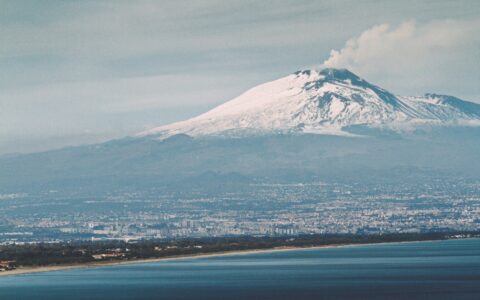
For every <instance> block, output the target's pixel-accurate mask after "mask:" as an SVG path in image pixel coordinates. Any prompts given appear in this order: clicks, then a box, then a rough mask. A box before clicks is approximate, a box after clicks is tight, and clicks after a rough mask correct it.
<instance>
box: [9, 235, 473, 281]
mask: <svg viewBox="0 0 480 300" xmlns="http://www.w3.org/2000/svg"><path fill="white" fill-rule="evenodd" d="M466 239H468V238H466ZM445 240H447V239H444V240H421V241H398V242H380V243H364V244H362V243H358V244H331V245H320V246H306V247H301V246H280V247H274V248H269V249H248V250H232V251H222V252H212V253H198V254H186V255H173V256H167V257H158V258H145V259H131V260H125V261H118V260H113V261H100V262H89V263H79V264H69V265H52V266H38V267H19V268H17V269H15V270H12V271H5V272H0V277H4V276H19V275H26V274H34V273H45V272H54V271H65V270H73V269H93V268H101V267H109V266H118V265H131V264H144V263H153V262H163V261H176V260H186V259H201V258H209V257H222V256H235V255H249V254H262V253H272V252H284V251H295V250H315V249H328V248H340V247H351V246H368V245H382V244H404V243H419V242H434V241H445Z"/></svg>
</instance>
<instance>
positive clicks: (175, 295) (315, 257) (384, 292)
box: [0, 239, 480, 300]
mask: <svg viewBox="0 0 480 300" xmlns="http://www.w3.org/2000/svg"><path fill="white" fill-rule="evenodd" d="M0 299H49V300H54V299H296V300H300V299H402V300H403V299H480V240H478V239H476V240H452V241H437V242H418V243H404V244H383V245H368V246H352V247H343V248H331V249H320V250H295V251H288V252H275V253H263V254H249V255H232V256H223V257H215V258H203V259H188V260H178V261H170V262H158V263H145V264H136V265H124V266H112V267H102V268H97V269H78V270H69V271H57V272H49V273H38V274H30V275H21V276H12V277H0Z"/></svg>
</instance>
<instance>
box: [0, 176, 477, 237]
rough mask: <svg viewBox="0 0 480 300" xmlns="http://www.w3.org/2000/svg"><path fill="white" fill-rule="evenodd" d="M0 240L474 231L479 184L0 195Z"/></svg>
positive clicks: (266, 185) (452, 182) (318, 185)
mask: <svg viewBox="0 0 480 300" xmlns="http://www.w3.org/2000/svg"><path fill="white" fill-rule="evenodd" d="M0 199H1V201H0V215H1V219H0V226H1V228H2V230H0V242H1V243H2V244H12V243H16V244H21V243H36V242H56V241H62V240H73V239H75V240H79V239H80V240H92V241H94V240H123V241H132V240H142V239H171V238H191V237H193V238H195V237H222V236H238V235H250V236H287V235H299V234H337V233H338V234H381V233H420V232H428V231H449V230H452V231H477V230H479V229H480V183H479V182H475V181H472V180H462V179H458V178H457V179H456V180H451V179H448V180H447V179H436V180H432V181H431V182H429V183H422V184H419V185H418V186H417V185H412V184H409V185H401V184H395V185H393V184H391V185H389V184H386V185H385V184H382V185H365V184H355V183H352V184H345V183H342V184H340V183H325V182H310V183H294V184H292V183H290V184H280V183H258V184H248V185H240V186H237V187H234V188H229V189H225V190H224V191H223V192H220V193H219V192H218V191H217V192H216V193H215V194H213V193H210V192H209V191H208V189H202V188H198V189H194V188H190V189H185V190H184V191H183V192H178V190H175V191H169V190H168V189H167V188H158V189H152V190H149V191H145V192H119V193H110V194H107V195H104V196H91V197H90V196H81V197H80V196H76V195H75V194H70V195H65V194H62V193H60V192H58V191H47V192H44V193H39V194H36V195H30V194H26V193H18V194H2V195H0Z"/></svg>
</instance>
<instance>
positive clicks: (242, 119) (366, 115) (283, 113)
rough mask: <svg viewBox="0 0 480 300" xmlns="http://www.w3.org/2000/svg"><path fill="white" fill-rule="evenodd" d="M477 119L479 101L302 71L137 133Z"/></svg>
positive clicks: (330, 129) (333, 130)
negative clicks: (404, 92)
mask: <svg viewBox="0 0 480 300" xmlns="http://www.w3.org/2000/svg"><path fill="white" fill-rule="evenodd" d="M471 122H480V105H478V104H474V103H470V102H466V101H462V100H460V99H458V98H455V97H451V96H442V95H435V94H426V95H425V96H423V97H401V96H396V95H394V94H392V93H390V92H388V91H386V90H384V89H382V88H380V87H377V86H375V85H373V84H370V83H369V82H367V81H365V80H363V79H361V78H360V77H358V76H357V75H355V74H353V73H351V72H350V71H348V70H344V69H324V70H321V71H315V70H305V71H299V72H296V73H294V74H291V75H289V76H287V77H284V78H280V79H278V80H275V81H272V82H268V83H265V84H262V85H259V86H257V87H254V88H252V89H250V90H248V91H247V92H245V93H244V94H242V95H240V96H239V97H237V98H235V99H233V100H231V101H229V102H227V103H225V104H222V105H220V106H218V107H216V108H214V109H212V110H210V111H208V112H207V113H204V114H202V115H200V116H198V117H195V118H192V119H189V120H186V121H183V122H178V123H174V124H170V125H166V126H161V127H157V128H154V129H151V130H148V131H146V132H142V133H140V134H139V135H140V136H146V135H160V136H172V135H175V134H180V133H183V134H188V135H191V136H206V135H207V136H208V135H251V134H259V133H260V134H263V133H268V134H270V133H278V132H281V133H318V134H334V135H348V134H349V133H347V131H345V130H343V129H344V128H345V127H348V126H352V125H368V126H373V127H388V128H393V129H403V128H408V127H411V126H417V125H419V124H435V125H438V124H449V125H453V124H467V123H471Z"/></svg>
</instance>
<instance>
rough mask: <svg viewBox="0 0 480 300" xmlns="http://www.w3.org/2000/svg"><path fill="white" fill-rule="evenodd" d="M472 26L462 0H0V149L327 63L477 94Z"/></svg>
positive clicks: (200, 103) (203, 99)
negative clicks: (333, 51) (332, 52)
mask: <svg viewBox="0 0 480 300" xmlns="http://www.w3.org/2000/svg"><path fill="white" fill-rule="evenodd" d="M479 31H480V1H474V0H472V1H418V0H416V1H405V0H403V1H301V0H277V1H273V0H272V1H265V0H264V1H246V0H243V1H217V0H210V1H206V0H205V1H202V0H196V1H178V0H177V1H160V0H159V1H117V0H115V1H21V0H18V1H2V0H0V68H1V70H2V71H1V72H0V153H8V152H29V151H36V150H42V149H49V148H55V147H59V146H64V145H74V144H81V143H92V142H97V141H103V140H107V139H110V138H117V137H121V136H125V135H131V134H134V133H136V132H138V131H142V130H144V129H146V128H149V127H153V126H158V125H162V124H166V123H169V122H172V121H177V120H181V119H185V118H188V117H191V116H194V115H196V114H198V113H201V112H203V111H205V110H207V109H209V108H211V107H213V106H215V105H217V104H219V103H222V102H224V101H227V100H229V99H231V98H232V97H234V96H236V95H238V94H240V93H241V92H243V91H244V90H245V89H247V88H250V87H252V86H254V85H256V84H259V83H262V82H265V81H268V80H272V79H275V78H278V77H282V76H285V75H287V74H289V73H292V72H294V71H296V70H298V69H304V68H311V67H319V66H321V65H322V64H323V63H324V62H325V61H327V63H326V64H327V65H329V66H334V67H347V68H350V69H352V71H354V72H356V73H357V74H358V75H360V76H362V77H364V78H366V79H367V80H369V81H371V82H373V83H377V84H379V85H380V86H383V87H385V88H387V89H389V90H391V91H392V92H394V93H398V94H407V95H413V94H423V93H425V92H437V93H444V94H451V95H455V96H459V97H461V98H464V99H466V100H471V101H476V102H480V84H479V83H480V72H479V71H478V70H480V59H479V57H480V34H479ZM347 41H348V42H347ZM331 50H336V51H338V52H337V53H334V54H332V56H331V57H330V55H331ZM329 58H330V59H329Z"/></svg>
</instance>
